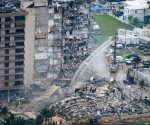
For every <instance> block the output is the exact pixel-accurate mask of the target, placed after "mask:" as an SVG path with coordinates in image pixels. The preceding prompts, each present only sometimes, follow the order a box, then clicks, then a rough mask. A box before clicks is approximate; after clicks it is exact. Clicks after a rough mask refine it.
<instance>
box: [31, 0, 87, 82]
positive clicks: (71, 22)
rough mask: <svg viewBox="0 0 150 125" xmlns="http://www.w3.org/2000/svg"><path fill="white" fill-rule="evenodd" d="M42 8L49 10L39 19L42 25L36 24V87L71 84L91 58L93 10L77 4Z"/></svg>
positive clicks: (68, 0)
mask: <svg viewBox="0 0 150 125" xmlns="http://www.w3.org/2000/svg"><path fill="white" fill-rule="evenodd" d="M40 8H43V9H45V10H43V13H42V14H41V13H40V15H41V16H42V17H38V18H39V19H41V20H40V21H39V22H41V25H40V24H38V20H37V21H36V22H35V23H37V27H36V35H35V38H36V40H35V42H36V44H35V49H36V50H35V73H34V74H35V79H34V80H35V83H37V84H38V83H50V81H52V80H55V81H56V82H57V83H58V82H59V83H62V82H64V81H65V82H70V80H71V78H72V77H73V74H74V73H75V72H76V70H77V68H78V66H79V65H80V64H81V62H82V61H83V60H85V58H86V57H87V56H88V54H89V51H88V42H89V30H88V26H89V15H88V14H89V9H88V8H86V7H85V8H82V9H81V8H80V2H78V1H74V0H65V1H64V0H53V1H48V8H46V7H43V6H42V7H40ZM38 9H39V7H38V8H37V10H36V11H35V13H37V12H38ZM47 9H48V10H47ZM39 12H41V11H39ZM37 16H39V15H38V14H37ZM46 21H47V22H46ZM46 25H47V26H48V29H46V27H45V28H44V26H46ZM40 26H41V27H40ZM42 28H44V29H42ZM46 30H48V33H47V34H46Z"/></svg>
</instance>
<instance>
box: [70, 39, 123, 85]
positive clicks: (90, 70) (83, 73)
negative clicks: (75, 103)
mask: <svg viewBox="0 0 150 125" xmlns="http://www.w3.org/2000/svg"><path fill="white" fill-rule="evenodd" d="M110 44H112V41H111V37H110V38H109V39H108V40H107V41H106V42H104V43H103V44H102V45H101V46H99V47H98V48H97V49H96V50H95V51H94V52H93V53H92V54H91V55H90V56H89V57H88V58H87V59H86V60H85V61H84V62H83V63H82V64H81V65H80V67H79V69H78V70H77V72H76V73H75V75H74V77H73V79H72V82H71V87H73V86H74V85H75V84H76V83H78V82H80V81H84V80H89V77H92V76H94V75H97V76H100V77H105V78H115V79H116V80H117V81H120V82H121V81H122V80H124V79H125V73H124V72H123V70H119V71H118V73H117V74H110V72H109V71H108V68H107V66H108V65H109V64H108V62H107V58H106V56H105V54H104V51H105V50H106V49H107V48H108V47H109V46H110Z"/></svg>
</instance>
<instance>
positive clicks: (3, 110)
mask: <svg viewBox="0 0 150 125" xmlns="http://www.w3.org/2000/svg"><path fill="white" fill-rule="evenodd" d="M7 113H8V109H7V107H6V106H4V107H1V108H0V114H1V115H6V114H7Z"/></svg>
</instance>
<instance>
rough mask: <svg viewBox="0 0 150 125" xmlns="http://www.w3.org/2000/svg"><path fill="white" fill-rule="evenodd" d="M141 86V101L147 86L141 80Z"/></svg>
mask: <svg viewBox="0 0 150 125" xmlns="http://www.w3.org/2000/svg"><path fill="white" fill-rule="evenodd" d="M139 85H140V87H141V99H142V96H143V88H144V86H145V82H144V80H141V81H140V82H139Z"/></svg>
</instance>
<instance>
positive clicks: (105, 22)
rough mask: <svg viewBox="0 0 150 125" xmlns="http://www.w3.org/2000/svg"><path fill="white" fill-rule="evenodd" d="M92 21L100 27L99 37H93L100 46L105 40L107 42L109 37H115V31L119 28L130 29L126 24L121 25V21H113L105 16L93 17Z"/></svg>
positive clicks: (113, 19)
mask: <svg viewBox="0 0 150 125" xmlns="http://www.w3.org/2000/svg"><path fill="white" fill-rule="evenodd" d="M94 20H95V21H96V22H97V24H98V25H99V26H100V28H101V30H102V34H101V35H95V36H94V37H95V38H96V40H97V41H98V43H99V44H101V43H103V42H104V41H105V40H107V39H108V37H109V36H113V35H115V33H116V32H117V30H118V29H120V28H123V29H132V28H131V27H130V26H128V25H127V24H125V23H122V22H121V21H118V20H117V19H115V18H113V17H111V16H109V15H107V14H103V15H98V16H94Z"/></svg>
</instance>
